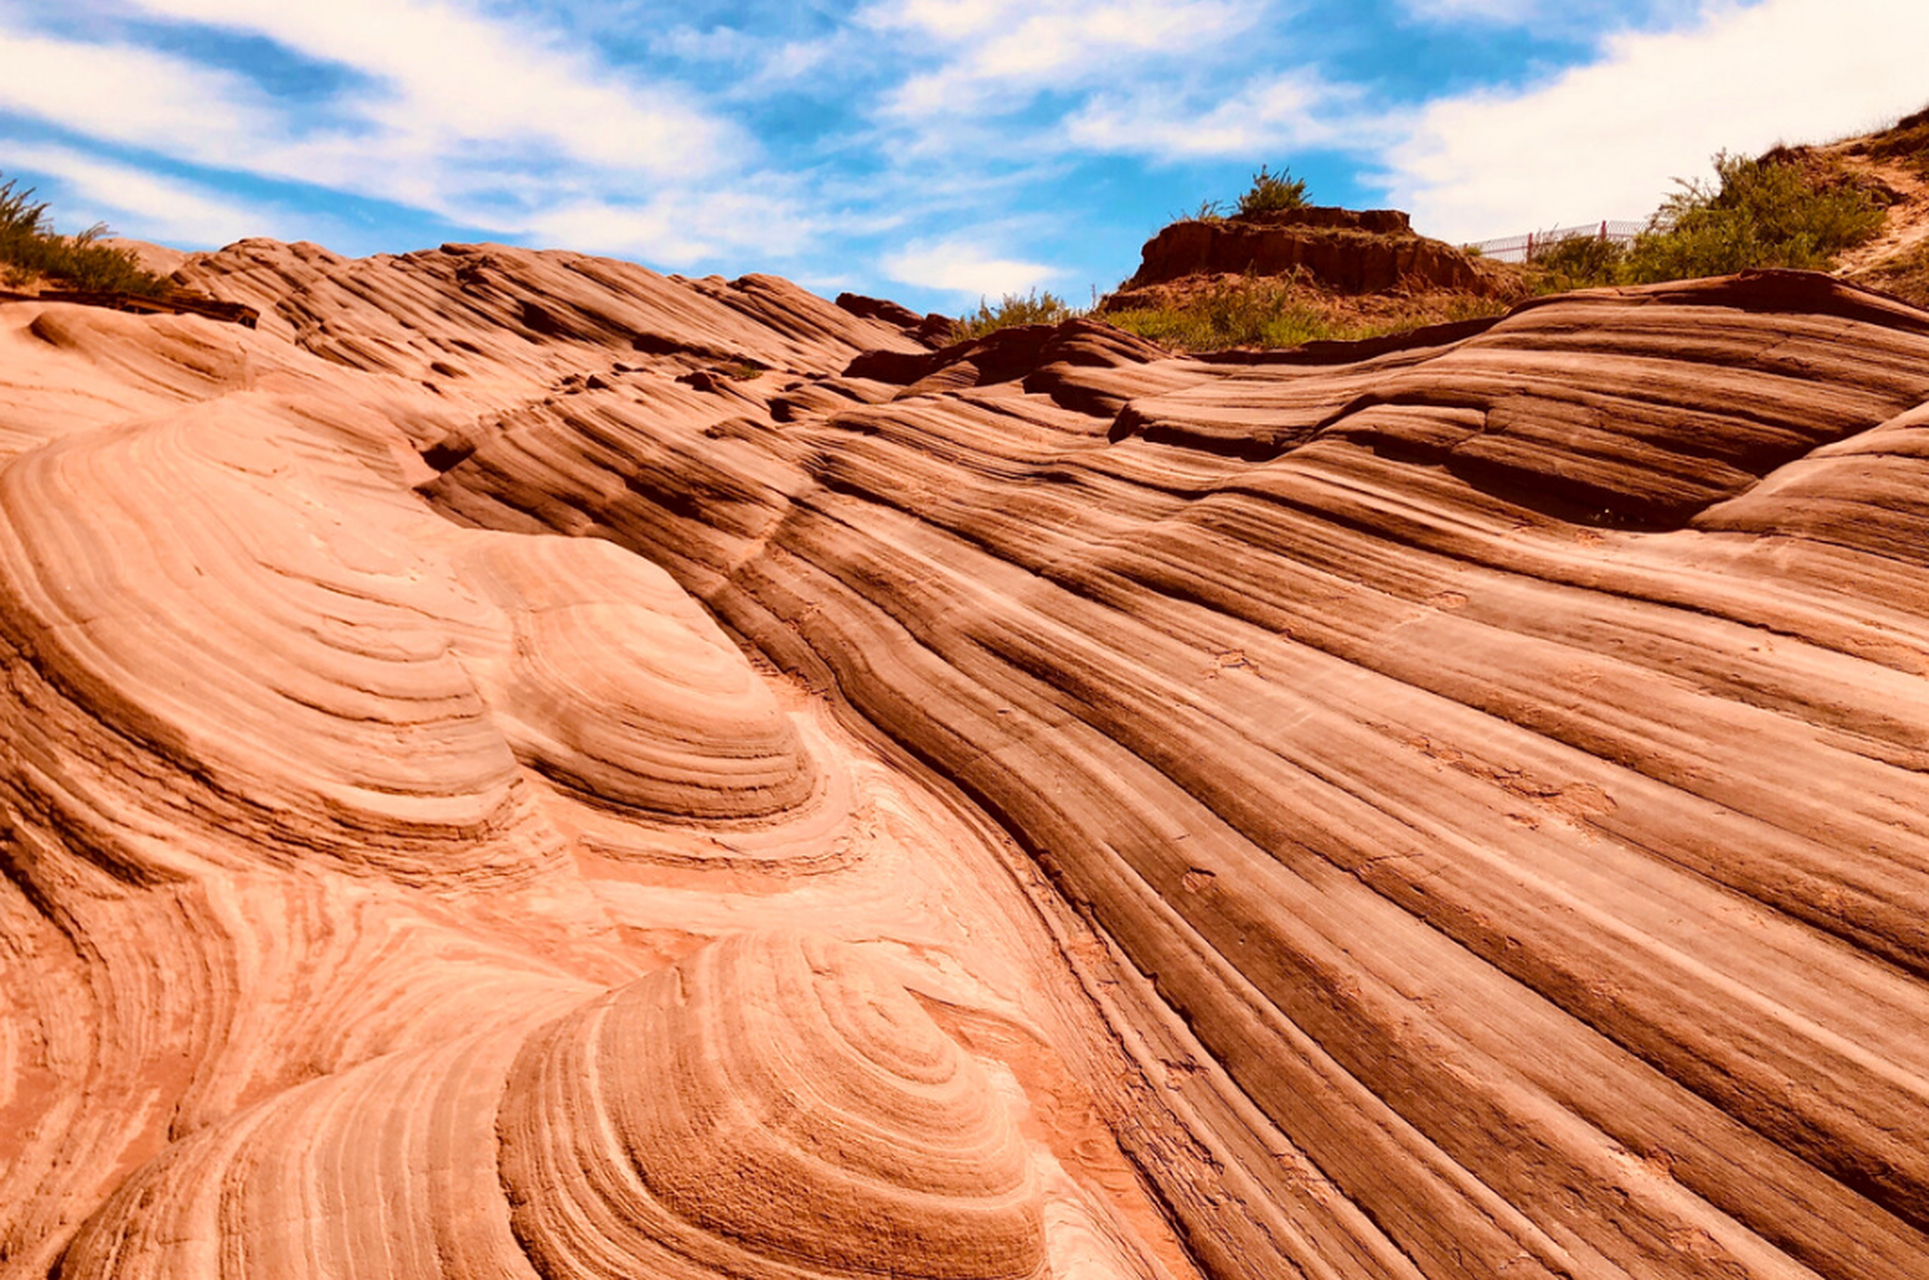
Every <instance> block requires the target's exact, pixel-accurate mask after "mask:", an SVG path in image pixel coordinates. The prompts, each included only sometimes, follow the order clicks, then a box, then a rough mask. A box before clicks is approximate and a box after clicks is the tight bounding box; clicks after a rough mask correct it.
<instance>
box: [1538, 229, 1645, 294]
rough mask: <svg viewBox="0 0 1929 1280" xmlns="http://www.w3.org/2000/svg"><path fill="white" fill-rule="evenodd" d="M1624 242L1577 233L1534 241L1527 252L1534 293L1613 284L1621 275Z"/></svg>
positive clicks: (1561, 291)
mask: <svg viewBox="0 0 1929 1280" xmlns="http://www.w3.org/2000/svg"><path fill="white" fill-rule="evenodd" d="M1627 256H1628V249H1627V246H1626V245H1625V244H1623V243H1621V242H1620V241H1619V240H1609V239H1606V238H1605V237H1602V236H1591V235H1579V236H1569V237H1568V238H1566V239H1564V240H1556V241H1554V242H1553V243H1551V244H1544V245H1536V246H1535V247H1534V250H1533V252H1531V253H1530V254H1528V256H1527V265H1528V268H1529V270H1530V271H1531V272H1532V273H1533V276H1534V290H1535V292H1537V293H1565V292H1567V291H1568V290H1570V289H1590V288H1593V287H1594V286H1596V285H1604V284H1613V283H1615V282H1616V281H1618V280H1619V279H1620V278H1621V275H1622V271H1623V268H1624V267H1625V265H1626V262H1627Z"/></svg>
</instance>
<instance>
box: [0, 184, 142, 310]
mask: <svg viewBox="0 0 1929 1280" xmlns="http://www.w3.org/2000/svg"><path fill="white" fill-rule="evenodd" d="M33 196H34V190H33V188H32V187H28V188H27V189H25V190H20V189H18V187H17V184H16V183H15V182H14V180H12V179H8V180H6V181H4V182H0V268H3V270H0V280H4V283H5V284H7V285H8V286H9V287H12V288H18V287H20V286H22V285H27V284H32V283H34V282H36V281H40V280H46V281H50V282H53V283H55V284H59V285H65V286H67V287H69V288H73V289H85V290H103V291H110V292H115V293H133V294H140V295H142V296H144V297H155V298H158V297H160V296H162V295H164V294H166V293H168V292H170V290H171V286H170V285H169V283H168V280H167V277H165V276H159V275H156V274H154V273H153V272H152V271H148V270H146V269H144V268H143V267H142V266H141V265H140V263H139V262H137V261H136V260H135V258H134V255H133V254H132V253H130V252H129V251H128V250H126V249H120V248H116V247H114V246H113V245H106V244H102V243H100V242H101V240H102V239H103V238H105V237H107V236H109V235H111V234H112V232H110V231H109V230H108V229H107V227H106V225H105V224H103V223H98V222H97V223H95V224H94V225H93V226H91V227H89V228H87V229H86V230H85V231H81V232H78V233H77V234H74V235H61V234H59V233H58V232H56V231H55V230H54V224H53V222H52V220H51V219H50V218H49V217H48V216H47V203H46V202H45V201H44V200H43V201H38V202H36V201H35V200H34V198H33Z"/></svg>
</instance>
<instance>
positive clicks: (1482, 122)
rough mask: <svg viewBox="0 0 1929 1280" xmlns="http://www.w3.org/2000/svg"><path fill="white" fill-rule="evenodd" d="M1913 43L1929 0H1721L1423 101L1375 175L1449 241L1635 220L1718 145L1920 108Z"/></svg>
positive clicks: (1923, 89)
mask: <svg viewBox="0 0 1929 1280" xmlns="http://www.w3.org/2000/svg"><path fill="white" fill-rule="evenodd" d="M1924 49H1929V5H1922V4H1913V3H1912V4H1906V5H1899V4H1896V3H1894V0H1759V3H1756V4H1754V5H1752V6H1751V7H1746V8H1744V7H1742V6H1741V5H1740V4H1738V3H1735V2H1734V0H1723V2H1721V3H1714V4H1710V5H1709V6H1708V7H1707V8H1706V9H1705V10H1704V14H1703V17H1702V20H1701V21H1699V22H1698V23H1696V24H1694V25H1692V26H1690V27H1686V28H1681V29H1677V30H1674V31H1668V32H1662V33H1624V34H1619V35H1614V36H1611V37H1609V38H1608V39H1607V40H1606V41H1604V43H1603V45H1602V51H1601V57H1600V58H1599V59H1598V60H1597V61H1595V62H1594V63H1592V64H1590V65H1587V66H1584V67H1579V68H1575V69H1572V70H1569V71H1567V72H1565V73H1563V74H1562V75H1560V76H1559V77H1557V78H1555V79H1554V80H1552V81H1551V82H1549V83H1546V84H1542V85H1539V86H1536V87H1533V88H1530V89H1527V90H1524V91H1520V92H1513V93H1497V92H1477V93H1470V94H1465V95H1461V96H1458V97H1453V98H1446V99H1441V100H1438V101H1435V102H1432V103H1430V104H1428V105H1427V106H1426V107H1424V108H1423V109H1421V110H1420V112H1419V113H1418V115H1417V116H1416V118H1415V119H1414V120H1413V121H1411V123H1410V125H1409V126H1408V129H1407V136H1406V138H1405V139H1404V140H1403V141H1401V142H1400V143H1398V144H1397V145H1395V146H1393V147H1392V148H1391V149H1390V150H1389V151H1388V153H1387V155H1386V161H1387V165H1388V170H1389V171H1388V173H1387V174H1386V175H1385V177H1384V184H1385V186H1386V189H1387V192H1388V194H1389V196H1390V198H1391V199H1392V201H1393V202H1394V203H1395V204H1398V205H1399V206H1400V207H1402V208H1406V209H1410V210H1411V211H1412V212H1413V214H1414V223H1415V225H1416V226H1417V227H1419V229H1420V230H1422V231H1423V232H1426V233H1427V234H1430V235H1437V236H1443V237H1446V238H1449V239H1475V238H1480V237H1485V236H1499V235H1507V234H1511V233H1514V232H1518V231H1526V230H1530V229H1532V228H1535V227H1547V226H1554V225H1556V224H1562V223H1577V222H1589V221H1593V220H1595V219H1598V218H1639V217H1643V216H1645V215H1646V214H1648V213H1650V212H1652V211H1653V209H1654V208H1655V207H1656V206H1657V205H1658V204H1659V203H1660V202H1661V200H1662V198H1663V197H1664V196H1665V195H1666V194H1667V193H1668V191H1669V190H1670V188H1671V184H1670V179H1671V178H1673V177H1676V176H1681V177H1687V176H1692V175H1696V174H1705V173H1706V172H1707V171H1708V158H1709V156H1710V155H1712V154H1713V153H1714V152H1715V151H1717V150H1719V149H1722V148H1727V149H1729V150H1731V151H1740V152H1748V153H1753V152H1759V151H1762V150H1765V149H1767V148H1768V147H1770V146H1772V145H1774V144H1775V143H1776V142H1777V141H1781V140H1789V141H1796V140H1802V139H1827V138H1830V137H1835V136H1841V135H1846V134H1851V133H1856V132H1860V131H1862V130H1864V129H1867V128H1870V127H1872V126H1874V125H1876V124H1878V123H1880V122H1881V121H1882V120H1884V119H1885V118H1892V117H1894V116H1896V115H1898V114H1901V113H1903V112H1906V111H1909V110H1911V109H1913V108H1915V107H1919V106H1921V105H1922V103H1923V100H1924V98H1925V96H1929V83H1926V82H1925V81H1924V79H1923V77H1922V50H1924Z"/></svg>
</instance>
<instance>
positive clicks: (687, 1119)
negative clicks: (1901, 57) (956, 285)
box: [0, 242, 1929, 1280]
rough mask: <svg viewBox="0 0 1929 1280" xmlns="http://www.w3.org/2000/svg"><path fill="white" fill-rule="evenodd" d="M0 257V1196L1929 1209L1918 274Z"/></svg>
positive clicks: (16, 1271) (465, 1240)
mask: <svg viewBox="0 0 1929 1280" xmlns="http://www.w3.org/2000/svg"><path fill="white" fill-rule="evenodd" d="M183 274H184V275H185V276H192V277H193V283H194V285H195V287H197V288H199V289H202V290H205V291H206V292H209V293H210V294H213V295H215V296H218V297H224V298H227V299H229V300H231V301H235V302H241V303H246V304H247V305H250V306H254V307H257V308H258V309H259V310H260V311H261V314H262V322H261V326H260V328H259V330H257V331H255V332H252V333H251V332H248V331H244V330H239V329H234V328H231V327H223V326H217V325H215V324H213V323H212V322H209V321H205V320H201V319H197V318H192V317H159V318H146V317H134V316H123V315H116V314H112V313H106V312H95V311H86V310H83V309H81V308H75V307H68V306H61V305H56V304H25V303H22V304H7V305H5V306H0V321H4V324H0V382H4V384H5V385H6V387H7V388H8V394H7V396H6V397H5V398H4V399H0V443H4V445H5V449H6V452H7V454H8V455H9V460H8V461H7V462H6V463H5V465H4V467H3V468H0V510H4V513H5V521H4V527H3V528H0V670H4V673H5V676H6V679H5V682H4V684H0V696H4V697H5V698H6V699H7V700H8V709H7V711H6V714H5V715H4V716H0V733H3V734H4V737H0V805H4V816H5V819H6V824H7V825H6V831H5V836H4V843H3V844H0V871H4V875H3V876H0V947H4V950H0V965H4V969H5V973H4V981H0V1272H3V1273H4V1274H6V1275H8V1276H13V1275H19V1276H22V1277H26V1276H41V1275H46V1274H48V1273H49V1271H50V1270H51V1269H54V1268H58V1274H60V1275H61V1276H62V1277H63V1278H64V1280H76V1278H78V1277H90V1278H91V1277H97V1276H98V1277H106V1276H127V1277H132V1276H155V1277H160V1276H175V1275H179V1276H185V1275H189V1274H193V1275H210V1274H219V1275H223V1276H233V1277H241V1276H253V1275H269V1274H273V1275H277V1276H279V1275H287V1274H295V1275H306V1274H314V1275H322V1274H349V1273H352V1274H358V1275H359V1274H380V1275H395V1276H427V1275H446V1276H469V1275H483V1274H487V1275H494V1276H522V1277H528V1276H542V1277H545V1278H546V1280H561V1277H565V1276H569V1277H576V1276H601V1275H608V1276H615V1275H631V1274H646V1275H665V1276H678V1277H684V1276H688V1277H692V1278H694V1277H702V1276H711V1275H718V1276H721V1275H731V1276H746V1277H758V1276H783V1277H787V1278H793V1280H794V1278H796V1277H820V1276H837V1277H856V1276H871V1275H882V1274H900V1275H915V1276H925V1277H933V1278H936V1277H945V1278H947V1280H963V1277H967V1276H969V1277H979V1276H997V1277H1009V1278H1011V1280H1031V1278H1032V1277H1044V1276H1048V1275H1049V1276H1057V1277H1061V1278H1069V1277H1079V1278H1081V1280H1082V1278H1083V1277H1088V1276H1090V1277H1122V1278H1123V1277H1129V1278H1131V1280H1149V1278H1151V1277H1159V1276H1168V1277H1174V1278H1175V1280H1177V1278H1179V1277H1185V1276H1210V1277H1213V1278H1214V1280H1230V1278H1232V1277H1254V1278H1260V1277H1265V1278H1271V1277H1277V1276H1283V1275H1303V1276H1314V1277H1323V1278H1333V1280H1339V1278H1342V1277H1343V1278H1348V1280H1351V1278H1356V1277H1399V1278H1401V1280H1420V1278H1426V1280H1446V1278H1448V1277H1464V1278H1467V1280H1474V1278H1481V1280H1484V1278H1486V1277H1491V1276H1496V1275H1508V1276H1517V1275H1518V1276H1548V1277H1555V1276H1559V1277H1583V1276H1585V1277H1708V1278H1710V1280H1715V1278H1717V1277H1718V1278H1720V1280H1732V1278H1733V1277H1736V1276H1751V1277H1778V1278H1780V1277H1809V1278H1811V1280H1812V1278H1814V1277H1828V1278H1830V1280H1876V1278H1893V1280H1909V1278H1912V1277H1918V1276H1920V1275H1922V1274H1923V1272H1924V1269H1925V1267H1929V1210H1925V1207H1924V1206H1925V1205H1929V1157H1925V1154H1924V1147H1923V1144H1922V1142H1921V1141H1920V1140H1919V1139H1920V1135H1922V1134H1923V1133H1929V1051H1925V1048H1924V1045H1923V1042H1922V1037H1921V1034H1920V1029H1921V1027H1922V1026H1923V1025H1924V1020H1925V1017H1926V1016H1929V932H1925V929H1924V925H1923V920H1924V918H1925V911H1926V910H1929V823H1926V822H1925V821H1924V819H1923V817H1922V815H1923V814H1924V813H1929V791H1926V790H1925V786H1924V784H1923V781H1922V779H1923V777H1924V765H1925V762H1926V761H1929V732H1926V731H1925V728H1924V726H1925V724H1929V700H1926V699H1925V694H1924V691H1923V684H1922V676H1923V674H1924V673H1925V671H1929V592H1926V591H1925V590H1924V587H1923V582H1924V573H1925V570H1926V569H1929V565H1925V563H1924V556H1923V554H1922V552H1921V545H1922V540H1921V538H1920V536H1919V535H1920V533H1921V531H1922V530H1921V525H1922V522H1923V519H1924V515H1923V512H1922V510H1921V509H1920V508H1921V504H1920V503H1919V502H1918V501H1917V500H1916V498H1915V496H1914V495H1915V494H1916V493H1917V492H1918V491H1919V490H1920V484H1919V483H1918V482H1919V480H1920V477H1919V476H1918V475H1917V471H1918V470H1919V469H1920V466H1921V458H1922V455H1923V453H1924V451H1923V450H1922V449H1920V448H1918V447H1917V446H1916V443H1915V436H1916V433H1917V432H1919V431H1920V429H1921V428H1922V426H1923V423H1924V415H1925V411H1926V410H1925V406H1929V314H1926V313H1923V312H1921V311H1917V310H1914V309H1912V308H1910V307H1907V306H1905V305H1903V304H1901V303H1898V302H1896V301H1894V300H1892V299H1887V298H1884V297H1881V296H1879V295H1875V294H1871V293H1868V292H1865V291H1862V290H1858V289H1855V288H1853V287H1850V286H1846V285H1843V284H1840V283H1838V282H1834V281H1830V280H1827V279H1825V278H1823V277H1818V276H1810V275H1803V274H1790V273H1763V274H1755V275H1749V276H1744V277H1738V278H1732V279H1726V280H1719V281H1706V282H1694V283H1689V284H1682V285H1672V286H1662V287H1654V288H1648V289H1640V290H1621V291H1616V290H1605V291H1596V292H1591V293H1586V294H1578V295H1570V296H1567V297H1562V298H1556V299H1548V300H1542V301H1538V302H1535V303H1533V304H1530V305H1525V306H1522V307H1519V308H1517V309H1516V310H1514V311H1513V312H1512V313H1511V314H1509V315H1508V316H1506V317H1504V318H1502V319H1499V320H1497V321H1494V322H1488V323H1476V324H1472V325H1465V326H1458V327H1455V328H1453V329H1451V330H1436V331H1432V332H1426V333H1421V334H1417V335H1413V336H1410V337H1408V338H1406V339H1403V340H1398V341H1390V342H1383V343H1379V344H1375V345H1372V346H1361V347H1354V348H1325V349H1321V350H1315V351H1300V352H1286V353H1279V354H1277V355H1270V356H1251V355H1248V356H1227V357H1220V358H1213V359H1189V358H1188V359H1182V358H1175V357H1172V356H1170V355H1168V354H1166V353H1165V352H1163V351H1161V350H1159V349H1158V348H1156V347H1152V346H1150V345H1149V344H1145V343H1143V342H1140V341H1138V340H1136V339H1131V338H1127V337H1125V336H1123V335H1120V334H1118V333H1116V332H1114V331H1111V330H1108V329H1106V328H1104V327H1103V326H1101V325H1097V324H1094V323H1091V322H1074V323H1071V324H1068V325H1065V326H1060V327H1057V328H1053V329H1045V328H1035V329H1020V330H1012V331H1007V332H1005V333H1001V334H996V335H992V337H991V338H988V339H986V340H982V341H979V342H973V343H963V344H957V345H954V346H951V347H946V348H943V349H940V350H932V349H931V346H930V336H931V335H929V334H926V333H923V332H922V331H921V326H922V321H919V320H918V318H917V317H915V316H912V315H910V314H909V313H903V314H899V313H898V312H896V311H892V310H890V309H888V308H884V307H879V306H867V305H862V300H858V301H857V302H855V303H850V304H847V306H846V307H843V308H840V307H835V306H832V305H830V304H827V303H823V302H821V301H820V300H817V299H814V298H811V297H810V296H809V295H806V294H803V293H802V292H801V291H799V290H796V289H794V288H792V287H790V286H788V285H785V284H783V283H782V282H780V281H775V280H773V279H769V278H761V277H753V278H749V279H747V280H745V281H738V282H725V281H720V280H703V281H683V280H678V279H675V278H666V277H660V276H656V275H653V274H652V273H649V272H645V271H643V270H642V269H640V268H633V267H628V266H624V265H621V264H612V263H607V262H600V261H598V260H594V259H587V258H582V257H579V256H577V255H569V254H536V253H529V252H527V251H521V250H513V249H504V248H500V247H495V246H466V247H461V246H451V247H446V248H445V249H443V250H438V251H434V252H430V253H425V254H418V255H408V256H406V257H402V258H378V259H368V260H348V259H343V258H339V257H336V256H335V255H332V254H328V253H326V251H323V250H319V249H316V248H314V247H313V246H280V245H274V244H271V243H268V242H245V243H244V244H243V245H240V246H236V247H234V248H231V249H229V250H226V251H223V252H222V253H220V254H215V255H207V256H204V257H201V258H198V259H196V260H194V261H192V262H190V263H189V264H188V265H187V266H185V267H184V268H183Z"/></svg>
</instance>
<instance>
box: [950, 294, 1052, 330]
mask: <svg viewBox="0 0 1929 1280" xmlns="http://www.w3.org/2000/svg"><path fill="white" fill-rule="evenodd" d="M1079 314H1080V313H1079V312H1078V311H1076V310H1074V309H1073V308H1072V307H1071V306H1070V305H1069V304H1068V303H1067V302H1066V301H1065V299H1063V298H1061V297H1059V296H1058V295H1057V294H1055V293H1052V292H1050V291H1049V290H1048V291H1046V292H1044V293H1040V292H1039V291H1038V290H1036V289H1033V290H1032V291H1031V292H1030V293H1027V294H1023V295H1020V294H1016V293H1008V294H1006V295H1005V296H1004V297H1003V298H1001V299H999V301H998V305H996V306H993V305H992V304H990V303H988V302H986V301H985V300H984V299H983V298H980V299H978V309H977V310H976V311H975V312H969V313H967V314H966V315H964V316H963V317H962V318H960V319H959V320H958V322H957V323H956V324H955V325H954V326H953V327H952V335H953V340H954V341H957V342H963V341H964V340H965V339H967V338H982V337H984V336H985V335H986V334H987V333H991V332H993V331H994V330H997V329H1009V328H1011V327H1012V326H1014V325H1021V324H1057V323H1059V322H1060V321H1062V320H1070V319H1072V318H1073V317H1074V316H1077V315H1079Z"/></svg>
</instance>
